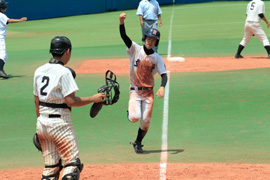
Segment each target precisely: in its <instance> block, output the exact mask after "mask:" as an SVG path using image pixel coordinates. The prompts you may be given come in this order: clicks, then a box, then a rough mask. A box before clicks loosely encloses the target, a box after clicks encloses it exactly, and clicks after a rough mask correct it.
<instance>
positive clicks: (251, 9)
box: [240, 0, 269, 46]
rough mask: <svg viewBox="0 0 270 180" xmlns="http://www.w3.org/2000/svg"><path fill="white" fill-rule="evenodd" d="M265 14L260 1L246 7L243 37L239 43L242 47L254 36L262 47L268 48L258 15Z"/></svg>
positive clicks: (254, 0) (256, 0) (250, 3)
mask: <svg viewBox="0 0 270 180" xmlns="http://www.w3.org/2000/svg"><path fill="white" fill-rule="evenodd" d="M264 13H265V5H264V2H263V1H261V0H253V1H250V2H249V3H248V5H247V11H246V14H247V18H246V23H245V35H244V38H243V40H242V41H241V42H240V44H241V45H242V46H246V45H247V44H248V42H249V40H250V38H251V37H252V36H253V35H255V36H256V37H257V38H258V39H259V40H260V41H261V42H262V43H263V46H269V40H268V38H267V36H266V34H265V32H264V30H263V28H262V26H261V24H260V21H261V18H260V17H259V14H264Z"/></svg>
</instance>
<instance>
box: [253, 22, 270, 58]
mask: <svg viewBox="0 0 270 180" xmlns="http://www.w3.org/2000/svg"><path fill="white" fill-rule="evenodd" d="M254 34H255V36H256V37H257V38H258V39H259V40H260V41H261V42H262V43H263V46H264V48H265V49H266V51H267V54H268V58H270V46H269V40H268V38H267V36H266V34H265V32H264V30H263V28H262V26H261V25H260V24H257V25H256V29H255V31H254Z"/></svg>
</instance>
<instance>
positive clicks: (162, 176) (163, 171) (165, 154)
mask: <svg viewBox="0 0 270 180" xmlns="http://www.w3.org/2000/svg"><path fill="white" fill-rule="evenodd" d="M167 73H168V81H167V85H166V87H165V96H164V107H163V123H162V145H161V155H160V180H166V171H167V158H168V152H167V150H168V141H167V139H168V119H169V87H170V71H168V72H167Z"/></svg>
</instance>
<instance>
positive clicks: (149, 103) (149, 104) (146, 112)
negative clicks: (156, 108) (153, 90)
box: [133, 95, 154, 153]
mask: <svg viewBox="0 0 270 180" xmlns="http://www.w3.org/2000/svg"><path fill="white" fill-rule="evenodd" d="M153 102H154V99H153V95H151V96H150V97H146V98H145V99H144V101H142V119H141V122H140V127H139V129H138V135H137V138H136V140H135V142H134V144H133V146H134V149H135V151H136V153H143V149H142V147H143V145H142V140H143V139H144V137H145V135H146V133H147V131H148V129H149V127H150V122H151V117H152V111H153Z"/></svg>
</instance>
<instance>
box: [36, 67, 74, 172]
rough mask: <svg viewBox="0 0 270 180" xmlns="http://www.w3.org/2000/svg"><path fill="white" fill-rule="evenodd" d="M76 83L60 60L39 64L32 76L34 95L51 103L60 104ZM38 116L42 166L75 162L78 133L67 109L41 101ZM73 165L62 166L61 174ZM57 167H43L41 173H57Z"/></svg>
mask: <svg viewBox="0 0 270 180" xmlns="http://www.w3.org/2000/svg"><path fill="white" fill-rule="evenodd" d="M78 90H79V89H78V86H77V84H76V82H75V80H74V78H73V76H72V74H71V72H70V70H69V69H67V68H66V67H64V66H63V65H61V64H51V63H47V64H45V65H43V66H40V67H39V68H38V69H37V70H36V72H35V76H34V95H35V96H38V98H39V101H40V102H43V103H51V104H63V103H64V101H65V100H64V98H65V97H66V96H68V95H69V94H71V93H73V92H77V91H78ZM39 112H40V116H39V117H38V118H37V124H36V129H37V134H38V137H39V140H40V144H41V148H42V153H43V158H44V162H45V166H52V165H56V164H58V163H59V160H60V158H61V160H62V164H63V166H65V165H67V164H70V163H74V162H75V159H76V158H79V149H78V142H77V137H76V134H75V131H74V127H73V123H72V121H71V119H70V112H71V111H70V109H68V108H55V107H54V108H52V107H47V106H43V105H40V106H39ZM75 168H76V167H74V166H69V167H67V168H65V169H64V172H63V176H64V175H65V174H68V173H72V172H73V171H74V169H75ZM58 170H59V168H58V167H55V168H46V167H45V168H44V171H43V175H44V176H49V175H52V174H55V173H57V172H58Z"/></svg>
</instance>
